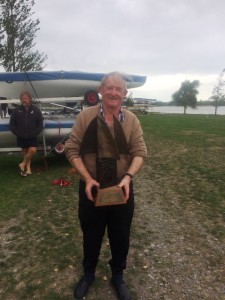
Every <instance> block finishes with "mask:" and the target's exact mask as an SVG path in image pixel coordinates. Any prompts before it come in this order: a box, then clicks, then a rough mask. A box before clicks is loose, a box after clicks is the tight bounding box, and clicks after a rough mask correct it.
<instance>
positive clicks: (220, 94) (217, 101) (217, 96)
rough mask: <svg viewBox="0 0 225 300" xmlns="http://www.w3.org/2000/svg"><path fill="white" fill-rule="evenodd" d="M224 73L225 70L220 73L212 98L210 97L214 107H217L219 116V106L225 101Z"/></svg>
mask: <svg viewBox="0 0 225 300" xmlns="http://www.w3.org/2000/svg"><path fill="white" fill-rule="evenodd" d="M224 72H225V68H224V69H223V70H222V72H221V73H220V75H219V77H218V79H217V83H216V85H215V86H214V88H213V92H212V96H211V97H210V99H211V100H212V103H213V105H214V106H215V115H217V108H218V106H220V105H223V104H224V101H225V95H224V86H225V80H224V79H223V76H224Z"/></svg>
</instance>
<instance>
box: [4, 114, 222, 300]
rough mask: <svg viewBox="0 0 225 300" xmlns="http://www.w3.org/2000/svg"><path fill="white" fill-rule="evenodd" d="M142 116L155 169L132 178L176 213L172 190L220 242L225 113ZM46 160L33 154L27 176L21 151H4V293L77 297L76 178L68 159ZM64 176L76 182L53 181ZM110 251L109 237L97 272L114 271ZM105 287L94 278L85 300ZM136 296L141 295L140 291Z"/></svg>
mask: <svg viewBox="0 0 225 300" xmlns="http://www.w3.org/2000/svg"><path fill="white" fill-rule="evenodd" d="M140 121H141V124H142V127H143V130H144V136H145V141H146V144H147V147H148V158H147V161H146V165H149V166H150V168H148V169H146V170H147V173H146V174H144V175H145V176H141V178H142V179H140V178H138V176H137V177H136V178H135V184H137V186H141V189H142V190H143V191H144V189H145V186H146V185H147V180H149V179H150V180H151V181H153V182H155V183H156V184H157V185H158V186H159V188H160V193H161V194H162V195H164V196H163V197H164V198H163V199H164V201H163V203H162V206H163V207H165V209H166V210H171V212H172V201H173V199H172V198H171V195H174V197H176V199H179V200H178V201H179V205H180V207H182V209H183V210H185V209H186V208H187V207H189V208H190V207H191V208H192V209H193V210H194V211H196V212H199V219H200V220H201V222H202V224H203V225H204V227H205V228H206V230H207V231H208V232H209V233H210V234H212V235H213V236H215V237H216V238H217V239H219V240H220V241H221V242H223V241H224V238H225V159H224V158H225V117H224V116H217V117H215V116H205V115H160V114H150V115H145V116H140ZM46 161H47V164H46V163H45V161H44V159H43V157H42V156H41V155H40V154H38V155H36V157H35V159H34V160H33V165H32V166H33V172H34V174H33V175H32V176H27V177H25V178H23V177H20V176H19V175H18V171H17V165H18V163H19V162H20V154H5V153H4V154H0V166H1V175H0V243H1V250H0V272H1V275H0V298H1V299H6V300H8V299H9V300H13V299H17V300H18V299H19V300H20V299H21V300H22V299H23V300H24V299H41V300H43V299H45V300H47V299H49V300H50V299H52V300H60V299H64V300H68V299H73V298H72V289H73V284H74V282H75V281H76V280H77V279H78V278H79V276H80V275H81V272H82V271H81V261H82V235H81V231H80V227H79V222H78V217H77V202H78V195H77V191H78V177H77V176H76V175H75V174H72V175H70V174H69V173H68V170H69V169H70V165H69V163H68V162H67V160H66V159H65V158H64V157H55V156H53V155H51V156H49V157H48V158H47V160H46ZM143 170H144V171H141V172H142V174H143V172H145V169H143ZM60 177H63V178H64V179H66V180H70V181H71V182H72V185H71V186H68V187H62V186H55V185H52V181H53V180H54V179H58V178H60ZM143 178H146V183H145V182H143ZM141 180H142V182H141ZM142 190H140V189H139V192H142ZM143 195H144V193H143ZM145 195H146V194H145ZM148 197H149V195H146V198H148ZM144 200H145V201H147V200H148V199H144ZM200 207H201V209H200ZM137 226H139V225H138V224H137V222H136V219H135V218H134V223H133V234H134V239H135V238H136V239H138V236H137V232H138V228H137ZM147 234H149V233H146V236H147ZM146 243H147V240H146ZM139 246H140V245H139ZM140 247H141V246H140ZM143 247H144V245H143ZM108 255H109V247H108V244H107V241H106V240H105V241H104V245H103V249H102V254H101V256H102V259H101V261H100V263H99V270H98V272H99V277H100V278H105V279H106V277H108V276H109V275H110V274H109V268H108V266H107V263H106V262H107V260H108V258H109V256H108ZM132 272H133V273H132V274H130V276H134V277H135V276H136V275H137V274H135V270H132ZM102 280H103V279H102ZM101 285H102V281H101V280H100V279H99V280H97V281H96V282H95V287H96V288H95V289H93V290H91V291H90V293H89V296H88V297H89V298H88V299H95V300H98V299H99V300H100V299H102V300H103V299H111V298H107V297H105V298H104V295H103V296H102V297H101V296H99V290H100V289H101V288H100V287H101ZM133 296H134V297H133V298H134V299H136V298H135V293H134V294H133ZM112 299H113V298H112Z"/></svg>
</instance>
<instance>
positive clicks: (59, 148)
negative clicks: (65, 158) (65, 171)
mask: <svg viewBox="0 0 225 300" xmlns="http://www.w3.org/2000/svg"><path fill="white" fill-rule="evenodd" d="M52 152H53V153H54V154H55V155H64V154H65V145H64V144H63V143H58V144H56V145H55V146H53V150H52Z"/></svg>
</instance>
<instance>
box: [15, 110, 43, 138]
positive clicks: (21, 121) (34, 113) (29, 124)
mask: <svg viewBox="0 0 225 300" xmlns="http://www.w3.org/2000/svg"><path fill="white" fill-rule="evenodd" d="M9 127H10V130H11V131H12V133H14V134H15V135H16V136H17V137H18V138H23V139H28V138H34V137H36V136H37V135H38V134H39V133H40V132H41V131H42V129H43V117H42V113H41V111H40V109H39V108H38V107H36V106H35V105H33V104H31V105H30V106H29V108H28V111H27V110H25V108H24V107H23V105H19V106H17V107H16V108H15V109H14V110H13V112H12V114H11V116H10V123H9Z"/></svg>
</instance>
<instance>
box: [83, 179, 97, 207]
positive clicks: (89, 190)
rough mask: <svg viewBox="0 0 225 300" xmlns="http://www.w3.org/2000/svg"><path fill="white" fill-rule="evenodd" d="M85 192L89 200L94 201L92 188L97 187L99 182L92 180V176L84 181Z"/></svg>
mask: <svg viewBox="0 0 225 300" xmlns="http://www.w3.org/2000/svg"><path fill="white" fill-rule="evenodd" d="M85 184H86V186H85V193H86V195H87V197H88V199H89V200H91V201H92V202H94V197H93V196H94V195H93V188H96V189H97V188H98V187H99V183H98V182H97V181H96V180H94V179H93V178H90V179H87V180H86V181H85Z"/></svg>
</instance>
